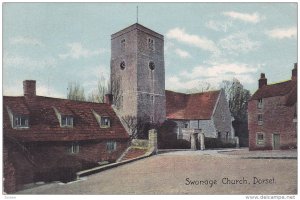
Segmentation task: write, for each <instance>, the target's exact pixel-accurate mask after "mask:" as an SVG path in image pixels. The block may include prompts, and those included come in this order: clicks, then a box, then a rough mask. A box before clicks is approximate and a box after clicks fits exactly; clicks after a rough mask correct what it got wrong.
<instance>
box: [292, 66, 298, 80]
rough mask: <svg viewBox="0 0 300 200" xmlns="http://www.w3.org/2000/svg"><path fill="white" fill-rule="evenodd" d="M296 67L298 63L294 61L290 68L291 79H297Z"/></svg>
mask: <svg viewBox="0 0 300 200" xmlns="http://www.w3.org/2000/svg"><path fill="white" fill-rule="evenodd" d="M297 67H298V63H294V69H293V70H292V80H297Z"/></svg>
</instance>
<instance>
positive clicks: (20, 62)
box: [3, 54, 56, 69]
mask: <svg viewBox="0 0 300 200" xmlns="http://www.w3.org/2000/svg"><path fill="white" fill-rule="evenodd" d="M55 65H56V60H55V59H54V58H51V57H49V58H43V59H34V58H29V57H24V56H19V55H9V54H4V56H3V67H4V68H5V67H9V66H13V67H18V68H24V67H26V68H27V69H35V68H43V67H52V66H55Z"/></svg>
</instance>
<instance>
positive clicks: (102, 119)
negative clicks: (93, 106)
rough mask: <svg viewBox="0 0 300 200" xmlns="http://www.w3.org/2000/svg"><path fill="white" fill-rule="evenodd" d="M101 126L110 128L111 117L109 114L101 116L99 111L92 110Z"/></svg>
mask: <svg viewBox="0 0 300 200" xmlns="http://www.w3.org/2000/svg"><path fill="white" fill-rule="evenodd" d="M92 112H93V114H94V116H95V118H96V120H97V122H98V124H99V125H100V128H109V127H110V117H109V116H100V115H99V114H98V113H97V112H95V111H94V110H92Z"/></svg>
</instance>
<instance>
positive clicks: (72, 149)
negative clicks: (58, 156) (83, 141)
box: [69, 142, 79, 154]
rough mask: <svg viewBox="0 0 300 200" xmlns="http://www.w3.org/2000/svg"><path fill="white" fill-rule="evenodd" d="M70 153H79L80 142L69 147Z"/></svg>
mask: <svg viewBox="0 0 300 200" xmlns="http://www.w3.org/2000/svg"><path fill="white" fill-rule="evenodd" d="M69 152H70V153H71V154H76V153H79V143H78V142H72V143H71V145H70V147H69Z"/></svg>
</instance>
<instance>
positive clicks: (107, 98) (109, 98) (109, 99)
mask: <svg viewBox="0 0 300 200" xmlns="http://www.w3.org/2000/svg"><path fill="white" fill-rule="evenodd" d="M112 100H113V95H112V94H106V95H105V98H104V103H106V104H108V105H112Z"/></svg>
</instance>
